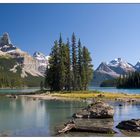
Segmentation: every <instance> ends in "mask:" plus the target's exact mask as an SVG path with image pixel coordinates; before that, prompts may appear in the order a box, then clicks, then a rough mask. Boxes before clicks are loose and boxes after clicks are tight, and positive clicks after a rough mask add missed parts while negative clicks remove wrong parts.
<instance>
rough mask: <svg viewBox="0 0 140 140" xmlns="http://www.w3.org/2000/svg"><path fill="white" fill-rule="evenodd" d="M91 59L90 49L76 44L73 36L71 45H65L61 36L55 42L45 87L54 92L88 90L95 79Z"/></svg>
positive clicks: (68, 43)
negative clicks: (93, 78)
mask: <svg viewBox="0 0 140 140" xmlns="http://www.w3.org/2000/svg"><path fill="white" fill-rule="evenodd" d="M91 61H92V59H91V57H90V53H89V51H88V49H87V48H86V47H85V46H82V44H81V41H80V39H79V40H78V43H77V42H76V37H75V34H74V33H73V34H72V39H71V43H70V42H69V39H67V43H64V42H63V40H62V37H61V34H60V38H59V41H57V40H56V41H55V42H54V46H53V47H52V51H51V53H50V59H49V65H48V67H47V69H46V77H45V82H44V83H45V87H47V88H50V90H52V91H64V90H67V91H71V90H86V89H87V87H88V84H89V82H90V81H91V79H92V77H93V69H92V67H93V66H92V64H91Z"/></svg>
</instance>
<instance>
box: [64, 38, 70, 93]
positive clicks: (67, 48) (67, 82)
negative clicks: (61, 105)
mask: <svg viewBox="0 0 140 140" xmlns="http://www.w3.org/2000/svg"><path fill="white" fill-rule="evenodd" d="M65 65H66V87H65V89H66V90H68V91H70V90H71V58H70V42H69V39H67V44H66V61H65Z"/></svg>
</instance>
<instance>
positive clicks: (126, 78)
mask: <svg viewBox="0 0 140 140" xmlns="http://www.w3.org/2000/svg"><path fill="white" fill-rule="evenodd" d="M117 88H140V72H132V73H129V74H128V75H123V76H120V77H119V78H118V80H117Z"/></svg>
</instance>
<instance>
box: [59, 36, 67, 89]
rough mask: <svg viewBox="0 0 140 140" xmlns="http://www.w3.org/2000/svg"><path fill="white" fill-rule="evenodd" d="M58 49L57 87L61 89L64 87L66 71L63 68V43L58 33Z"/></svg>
mask: <svg viewBox="0 0 140 140" xmlns="http://www.w3.org/2000/svg"><path fill="white" fill-rule="evenodd" d="M59 51H60V56H59V58H60V61H59V77H60V79H59V87H60V90H63V89H64V87H65V82H66V81H65V73H66V68H65V64H64V63H65V45H64V44H63V42H62V37H61V34H60V38H59Z"/></svg>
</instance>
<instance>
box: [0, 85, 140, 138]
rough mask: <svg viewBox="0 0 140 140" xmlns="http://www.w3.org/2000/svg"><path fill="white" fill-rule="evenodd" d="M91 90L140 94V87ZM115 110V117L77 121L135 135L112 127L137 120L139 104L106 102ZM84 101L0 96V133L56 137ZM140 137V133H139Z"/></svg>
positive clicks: (24, 90)
mask: <svg viewBox="0 0 140 140" xmlns="http://www.w3.org/2000/svg"><path fill="white" fill-rule="evenodd" d="M90 89H91V90H99V91H104V92H113V93H117V92H119V93H120V92H122V93H135V94H136V93H137V94H138V93H140V90H139V89H138V90H120V89H115V88H100V87H92V88H90ZM36 90H38V88H30V89H23V90H20V89H18V90H17V89H14V90H8V89H2V90H0V94H1V93H6V94H8V93H10V94H11V93H22V92H33V91H36ZM109 103H110V104H111V105H112V106H113V107H114V109H115V115H114V119H103V120H100V119H92V120H90V119H89V120H77V121H76V122H77V123H79V124H82V125H83V124H84V123H85V124H86V125H89V126H90V125H91V126H92V125H93V126H101V127H102V126H103V127H104V126H108V127H112V128H113V129H115V130H116V131H117V132H118V133H117V134H115V135H112V136H137V134H126V133H122V132H120V131H119V130H118V129H116V128H115V126H116V125H117V124H118V123H119V122H120V121H122V120H127V119H132V118H134V119H137V118H139V114H140V104H133V105H132V104H124V105H123V106H121V107H119V106H118V103H113V102H109ZM86 105H87V103H86V102H77V101H44V100H33V99H31V98H27V97H19V98H18V99H16V100H15V99H10V98H8V97H2V96H1V97H0V136H3V135H6V136H55V134H56V131H57V130H58V129H59V128H61V127H63V124H64V123H65V122H67V121H68V120H70V119H71V116H72V114H73V113H75V112H76V111H78V110H79V109H81V108H83V107H85V106H86ZM63 136H108V135H103V134H102V135H101V134H94V133H67V134H65V135H63ZM139 136H140V134H139Z"/></svg>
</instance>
